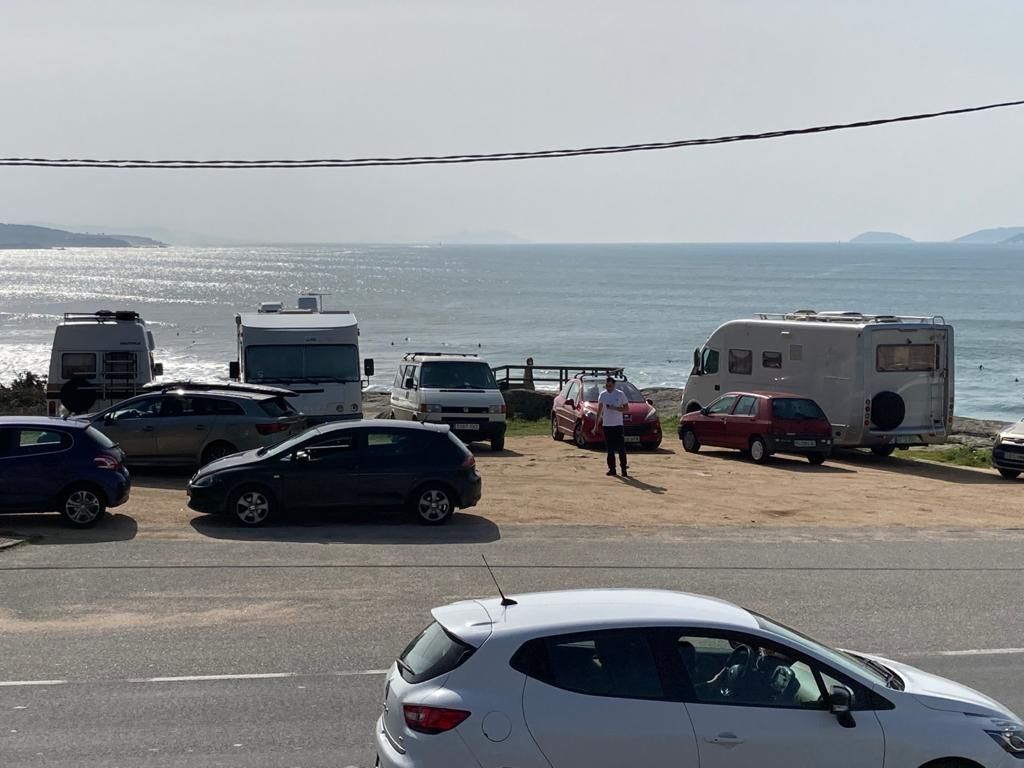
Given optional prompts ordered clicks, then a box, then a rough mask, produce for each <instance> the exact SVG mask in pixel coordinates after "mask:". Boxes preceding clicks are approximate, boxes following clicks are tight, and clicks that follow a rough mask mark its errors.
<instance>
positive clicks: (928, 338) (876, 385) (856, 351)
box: [682, 310, 953, 456]
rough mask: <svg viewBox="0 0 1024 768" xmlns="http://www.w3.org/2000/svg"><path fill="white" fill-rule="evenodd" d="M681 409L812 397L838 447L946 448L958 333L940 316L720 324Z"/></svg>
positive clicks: (808, 313)
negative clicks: (734, 395)
mask: <svg viewBox="0 0 1024 768" xmlns="http://www.w3.org/2000/svg"><path fill="white" fill-rule="evenodd" d="M693 358H694V359H693V370H692V371H691V372H690V377H689V379H687V381H686V388H685V390H684V391H683V398H682V410H683V412H684V413H689V412H691V411H694V410H699V409H700V408H702V407H704V406H707V405H708V404H709V403H711V402H712V401H713V400H715V399H716V398H717V397H719V396H720V395H722V394H724V393H726V392H730V391H743V390H753V391H765V392H782V393H786V394H794V395H801V396H804V397H810V398H812V399H814V400H816V401H817V402H818V404H819V405H820V406H821V407H822V409H823V410H824V411H825V414H826V415H827V416H828V418H829V420H830V421H831V422H832V425H833V429H834V438H835V445H836V446H839V447H849V448H852V447H867V448H871V449H872V450H873V451H874V452H875V453H876V454H879V455H882V456H887V455H889V454H890V453H892V451H893V450H894V449H895V448H896V447H898V446H901V445H920V444H927V443H941V442H944V441H945V438H946V435H947V434H948V433H949V431H950V430H951V428H952V424H953V328H952V326H950V325H948V324H947V323H946V322H945V320H943V318H941V317H897V316H893V315H864V314H861V313H859V312H815V311H813V310H798V311H796V312H792V313H789V314H779V315H775V314H761V315H758V316H756V317H755V318H753V319H748V320H733V321H730V322H728V323H725V324H724V325H721V326H719V327H718V328H717V329H716V330H715V332H714V333H712V334H711V336H710V337H709V338H708V340H707V341H706V342H705V343H704V345H703V346H702V347H700V348H699V349H696V350H694V353H693Z"/></svg>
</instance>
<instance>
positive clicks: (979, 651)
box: [935, 648, 1024, 656]
mask: <svg viewBox="0 0 1024 768" xmlns="http://www.w3.org/2000/svg"><path fill="white" fill-rule="evenodd" d="M1018 653H1024V648H968V649H967V650H964V651H936V653H935V655H936V656H1010V655H1013V654H1018Z"/></svg>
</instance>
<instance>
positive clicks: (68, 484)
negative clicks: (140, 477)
mask: <svg viewBox="0 0 1024 768" xmlns="http://www.w3.org/2000/svg"><path fill="white" fill-rule="evenodd" d="M130 492H131V479H130V477H129V475H128V470H127V469H125V467H124V453H123V452H122V451H121V449H120V448H119V447H118V446H117V445H116V444H115V443H114V442H113V441H112V440H110V439H108V438H107V437H106V436H105V435H103V434H102V433H101V432H98V431H97V430H95V429H93V428H92V427H90V426H89V425H88V424H87V423H85V422H82V421H74V420H68V421H64V420H63V419H50V418H43V417H39V416H24V417H20V416H4V417H0V514H6V513H8V512H60V513H61V514H62V515H63V516H64V520H65V521H66V522H67V523H68V524H70V525H73V526H75V527H76V528H87V527H89V526H91V525H95V524H96V522H98V521H99V520H100V518H102V517H103V513H104V512H106V510H107V508H108V507H116V506H119V505H121V504H124V503H125V502H126V501H128V495H129V493H130Z"/></svg>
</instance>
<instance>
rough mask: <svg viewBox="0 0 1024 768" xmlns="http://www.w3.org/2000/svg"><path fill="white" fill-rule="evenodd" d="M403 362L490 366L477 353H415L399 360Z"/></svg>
mask: <svg viewBox="0 0 1024 768" xmlns="http://www.w3.org/2000/svg"><path fill="white" fill-rule="evenodd" d="M403 363H404V364H405V365H408V364H409V363H483V364H484V365H486V366H487V367H488V368H490V365H488V363H487V361H486V360H483V359H481V358H480V357H478V356H476V355H413V356H412V357H410V358H409V359H408V360H405V359H402V360H400V361H399V362H398V364H399V365H402V364H403Z"/></svg>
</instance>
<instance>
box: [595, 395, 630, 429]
mask: <svg viewBox="0 0 1024 768" xmlns="http://www.w3.org/2000/svg"><path fill="white" fill-rule="evenodd" d="M597 402H599V403H601V404H602V405H604V408H603V409H602V410H601V424H602V425H603V426H606V427H621V426H622V411H614V410H612V409H611V408H609V407H608V406H610V405H614V406H617V407H621V406H623V405H626V404H627V403H629V398H628V397H626V393H625V392H623V391H622V390H621V389H613V390H612V391H611V392H609V391H608V390H607V389H604V390H602V391H601V396H600V397H598V398H597Z"/></svg>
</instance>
